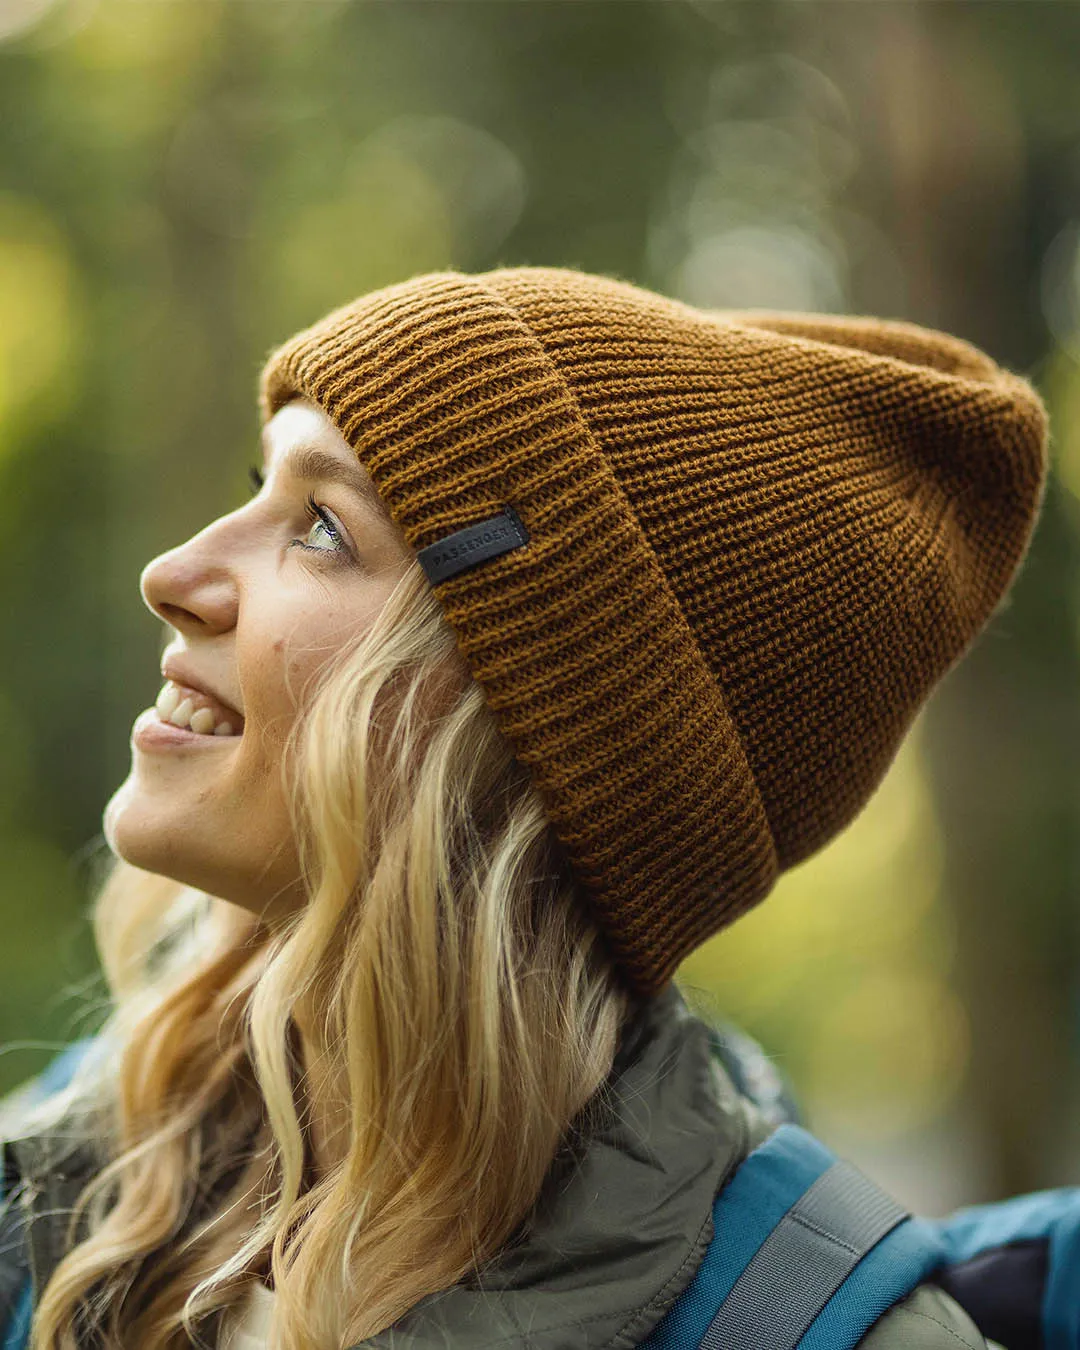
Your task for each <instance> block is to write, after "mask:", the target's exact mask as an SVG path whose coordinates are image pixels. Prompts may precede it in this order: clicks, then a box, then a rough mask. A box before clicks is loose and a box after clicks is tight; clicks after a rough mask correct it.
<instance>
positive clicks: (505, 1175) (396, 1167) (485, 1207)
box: [32, 565, 631, 1350]
mask: <svg viewBox="0 0 1080 1350" xmlns="http://www.w3.org/2000/svg"><path fill="white" fill-rule="evenodd" d="M285 771H286V773H287V775H288V782H289V783H290V784H291V791H292V793H293V797H292V800H293V802H294V819H295V829H296V837H297V840H298V841H299V845H300V850H301V859H302V864H303V874H304V879H305V886H306V889H307V891H308V899H307V903H306V905H305V906H304V907H303V908H302V909H301V910H300V911H299V912H298V913H296V914H295V915H294V916H292V917H291V918H290V919H289V920H288V921H287V922H285V923H284V924H283V925H278V926H276V927H274V926H269V925H266V924H263V923H261V922H260V921H259V920H258V918H256V917H255V916H253V915H251V914H249V913H247V912H245V911H244V910H241V909H239V908H238V907H236V906H232V905H228V904H225V903H223V902H222V901H220V900H217V899H213V898H210V897H205V896H195V897H193V895H192V893H191V892H190V891H189V890H187V889H186V888H184V887H181V886H178V885H176V884H175V883H173V882H170V881H167V880H165V879H163V878H161V877H156V876H152V875H149V874H147V873H144V872H139V871H137V870H136V869H134V868H132V867H130V866H129V865H127V864H124V863H119V862H118V863H117V864H116V866H115V868H114V870H113V872H112V875H111V877H110V879H109V881H108V882H107V884H106V886H105V888H104V890H103V892H102V894H101V896H100V899H99V901H98V905H97V908H96V914H95V929H96V936H97V941H98V945H99V949H100V953H101V958H102V962H103V966H104V969H105V974H106V978H107V981H108V983H109V986H110V990H111V993H112V998H113V1011H112V1013H111V1016H110V1019H109V1022H108V1024H107V1025H106V1028H105V1031H104V1032H103V1040H102V1043H103V1045H104V1046H106V1047H107V1048H108V1050H109V1054H110V1056H111V1063H112V1064H113V1066H114V1069H113V1071H112V1072H110V1073H108V1074H107V1075H106V1082H107V1083H108V1086H109V1091H108V1093H107V1094H106V1097H105V1099H104V1106H103V1107H100V1108H98V1110H99V1111H103V1112H104V1117H103V1119H104V1126H103V1127H100V1126H95V1128H104V1130H105V1136H106V1140H107V1144H108V1148H107V1152H108V1161H106V1163H105V1165H104V1166H103V1167H102V1169H101V1170H100V1171H99V1172H98V1174H97V1175H96V1176H95V1178H94V1179H93V1180H92V1181H91V1182H90V1184H89V1185H88V1186H87V1188H86V1189H85V1190H84V1192H83V1194H82V1196H81V1197H80V1199H79V1202H78V1204H77V1206H76V1209H75V1212H74V1214H73V1216H72V1221H71V1227H70V1232H69V1242H70V1243H71V1244H73V1245H72V1246H71V1249H70V1250H69V1252H68V1254H67V1255H66V1256H65V1257H64V1259H63V1260H62V1261H61V1263H60V1264H59V1266H58V1267H57V1269H56V1270H55V1272H54V1273H53V1275H52V1278H51V1279H50V1280H49V1282H48V1284H47V1286H46V1288H45V1290H44V1292H43V1295H42V1297H41V1299H40V1302H39V1305H38V1308H37V1311H36V1314H35V1319H34V1324H33V1341H32V1344H33V1346H34V1347H35V1350H46V1347H49V1350H52V1348H53V1347H64V1348H65V1350H74V1347H75V1346H76V1345H77V1344H78V1343H79V1341H80V1338H81V1337H83V1336H85V1335H87V1334H88V1333H91V1332H92V1333H93V1337H94V1338H95V1343H102V1344H104V1345H106V1346H108V1347H115V1350H119V1348H120V1347H121V1346H126V1347H130V1346H133V1345H137V1346H139V1350H158V1348H159V1347H161V1348H162V1350H163V1348H164V1347H179V1346H186V1345H188V1344H190V1342H191V1340H192V1339H198V1337H199V1333H200V1331H201V1332H202V1334H203V1336H204V1337H208V1338H210V1339H212V1338H213V1334H214V1328H215V1327H217V1326H219V1325H220V1322H219V1320H218V1319H219V1316H220V1314H221V1313H222V1312H223V1310H224V1309H226V1308H227V1307H229V1306H230V1305H233V1304H236V1303H238V1302H239V1301H241V1300H242V1299H243V1297H244V1295H245V1293H246V1290H247V1288H248V1286H249V1284H250V1282H251V1281H252V1280H253V1279H256V1278H266V1277H267V1276H269V1277H270V1278H271V1279H272V1282H273V1286H274V1290H275V1293H276V1299H275V1313H274V1319H275V1320H274V1327H275V1333H274V1344H275V1345H276V1346H280V1347H283V1348H285V1350H300V1348H301V1347H303V1350H311V1347H317V1348H319V1350H321V1348H322V1347H326V1350H330V1348H331V1347H333V1350H338V1348H339V1347H340V1346H341V1345H343V1344H352V1343H354V1342H356V1341H359V1340H363V1339H365V1338H367V1337H369V1336H372V1335H374V1334H375V1333H377V1332H379V1331H380V1330H382V1329H384V1328H385V1327H387V1326H388V1325H390V1324H391V1323H392V1322H394V1321H396V1320H397V1319H398V1318H399V1317H401V1315H402V1314H403V1313H405V1312H406V1310H407V1309H409V1308H410V1307H412V1306H413V1305H414V1304H415V1303H416V1302H417V1301H418V1300H419V1299H421V1298H422V1297H423V1296H425V1295H427V1294H430V1293H433V1292H435V1291H438V1290H441V1289H445V1288H448V1287H450V1286H451V1285H453V1284H455V1283H457V1282H459V1281H462V1280H463V1279H467V1278H469V1277H470V1276H472V1275H474V1274H475V1273H477V1272H479V1271H481V1270H482V1267H483V1266H484V1264H485V1263H486V1262H488V1261H490V1260H492V1259H493V1258H494V1257H496V1256H497V1254H498V1253H499V1251H500V1250H501V1249H502V1248H503V1247H504V1246H505V1245H506V1244H507V1242H508V1241H509V1240H510V1239H511V1238H512V1237H513V1236H514V1234H515V1232H516V1231H517V1230H518V1229H519V1227H520V1225H521V1224H522V1222H523V1221H524V1220H525V1219H526V1218H527V1216H528V1213H529V1211H530V1209H531V1207H532V1206H533V1205H534V1203H535V1201H536V1198H537V1196H538V1193H539V1190H540V1187H541V1183H542V1181H543V1178H544V1176H545V1173H546V1172H547V1171H548V1169H549V1167H550V1165H551V1163H552V1161H553V1159H554V1157H555V1155H556V1153H557V1152H558V1150H559V1148H560V1145H561V1143H562V1142H563V1141H564V1140H565V1139H566V1137H567V1132H568V1129H569V1128H570V1126H571V1125H572V1124H573V1123H574V1121H575V1119H576V1118H577V1117H579V1115H580V1113H581V1112H582V1111H583V1109H584V1108H585V1107H586V1105H587V1103H589V1101H590V1099H592V1098H593V1097H594V1095H595V1094H596V1093H597V1090H598V1089H599V1088H600V1087H601V1085H602V1084H603V1082H604V1080H605V1078H606V1077H607V1075H608V1074H609V1073H610V1070H611V1065H612V1061H613V1057H614V1054H615V1049H616V1045H617V1041H618V1035H619V1031H620V1028H621V1026H622V1023H623V1021H624V1019H625V1017H626V1015H627V1013H628V1011H629V1007H630V1001H631V1000H630V998H629V996H628V995H627V994H626V993H625V992H624V991H623V989H622V986H621V984H620V982H619V980H618V978H617V975H616V972H615V970H614V968H613V967H612V965H611V962H610V960H609V958H608V956H607V954H606V951H605V949H604V947H603V944H602V942H601V941H600V939H599V936H598V933H597V930H596V928H595V926H594V925H593V923H592V921H591V919H590V918H589V916H588V914H587V911H586V909H585V908H584V906H583V905H582V903H581V900H580V897H579V896H578V895H576V894H575V890H574V885H573V882H572V879H571V877H570V873H569V871H568V868H567V865H566V862H565V859H564V857H563V855H562V853H561V850H560V848H559V846H558V844H557V841H556V840H555V837H554V834H553V831H552V829H551V826H550V824H549V822H548V820H547V818H546V816H545V813H544V810H543V806H542V803H541V801H540V799H539V796H538V794H537V792H536V790H535V788H534V787H533V786H532V785H531V783H530V780H529V778H528V775H527V773H526V771H525V770H524V769H523V767H522V766H521V765H520V764H519V763H518V762H517V761H516V760H515V759H514V758H513V756H512V754H511V752H510V750H509V748H508V746H507V743H506V742H505V740H504V739H503V737H502V736H501V735H500V734H499V732H498V730H497V728H496V726H495V723H494V719H493V717H492V714H491V713H490V711H489V710H488V708H487V707H486V704H485V702H484V698H483V695H482V692H481V690H480V688H479V687H478V686H477V685H476V684H475V683H474V682H473V680H472V679H471V678H470V677H469V675H468V672H467V667H466V666H465V662H464V659H463V658H462V657H461V655H460V653H458V652H457V650H456V648H455V646H454V639H453V635H452V633H451V631H450V629H449V627H448V625H447V624H446V622H445V620H444V618H443V615H442V611H441V608H440V606H439V604H438V601H437V600H436V598H435V597H434V595H433V593H432V591H431V589H430V587H429V586H428V585H427V582H426V580H425V578H424V577H423V574H422V573H421V571H420V568H419V566H417V565H413V566H411V567H410V569H409V571H408V573H407V575H406V576H405V578H404V579H403V581H402V583H401V584H400V586H399V587H398V588H397V590H396V591H395V592H394V594H393V595H392V596H391V597H390V599H389V601H388V602H387V604H386V606H385V607H384V609H383V611H382V613H381V614H380V616H379V618H378V620H377V621H376V623H375V624H374V626H373V628H372V629H371V631H370V632H369V633H368V634H367V635H365V637H364V638H363V639H362V640H361V641H359V642H358V643H357V644H356V645H355V646H354V647H352V648H351V649H349V650H346V651H344V652H342V653H341V654H340V656H339V657H338V659H337V660H336V661H335V662H334V664H333V666H332V668H331V670H330V671H329V672H328V674H327V676H326V678H325V679H324V680H323V682H322V683H321V685H320V687H319V688H318V689H317V690H316V691H315V693H314V696H313V697H312V699H311V700H310V702H309V704H308V706H307V709H306V711H305V713H304V714H303V715H302V717H301V718H300V720H299V721H298V723H297V726H296V728H295V735H294V738H293V741H292V743H291V746H290V752H289V754H288V755H287V756H286V766H285ZM301 1026H303V1029H304V1036H305V1038H306V1042H305V1048H306V1049H307V1051H308V1052H309V1053H308V1055H307V1059H306V1062H305V1063H304V1064H303V1065H302V1064H301V1057H300V1053H299V1040H298V1033H299V1028H300V1027H301ZM302 1070H306V1072H302ZM101 1072H102V1071H101V1069H100V1068H98V1069H96V1070H95V1073H96V1074H97V1075H98V1079H99V1081H100V1077H101ZM85 1090H86V1091H87V1092H89V1091H90V1089H89V1088H85ZM87 1110H88V1111H89V1110H90V1107H88V1108H87ZM88 1118H91V1117H88ZM316 1125H321V1127H322V1129H323V1131H324V1134H325V1143H326V1147H325V1149H324V1153H325V1154H326V1156H327V1157H328V1162H327V1165H325V1166H324V1167H323V1169H322V1170H321V1171H320V1172H318V1173H316V1171H315V1168H314V1161H313V1149H312V1142H311V1131H312V1129H313V1128H315V1126H316Z"/></svg>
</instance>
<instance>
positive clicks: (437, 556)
mask: <svg viewBox="0 0 1080 1350" xmlns="http://www.w3.org/2000/svg"><path fill="white" fill-rule="evenodd" d="M528 542H529V532H528V530H527V529H526V528H525V526H524V524H523V523H522V520H521V517H520V516H519V515H518V513H517V512H516V511H515V510H514V508H513V507H512V506H504V507H503V509H502V510H501V511H500V512H499V514H498V515H497V516H492V517H491V518H490V519H489V520H481V521H480V522H479V523H478V524H476V525H466V527H465V528H464V529H463V530H455V531H454V533H453V534H448V535H447V536H446V537H445V538H444V539H437V540H436V541H435V543H434V544H428V546H427V547H426V548H422V549H418V550H417V554H416V556H417V558H418V559H419V561H420V566H421V567H422V568H423V569H424V571H425V572H426V573H427V579H428V581H430V582H431V584H432V585H433V586H435V585H437V584H438V582H440V581H446V580H447V579H448V578H449V577H456V576H457V574H458V573H459V572H464V571H466V569H467V568H470V567H475V566H476V564H477V563H482V562H487V560H488V559H489V558H497V557H499V555H500V554H502V553H509V552H510V551H511V549H515V548H521V547H522V546H523V545H525V544H527V543H528Z"/></svg>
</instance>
